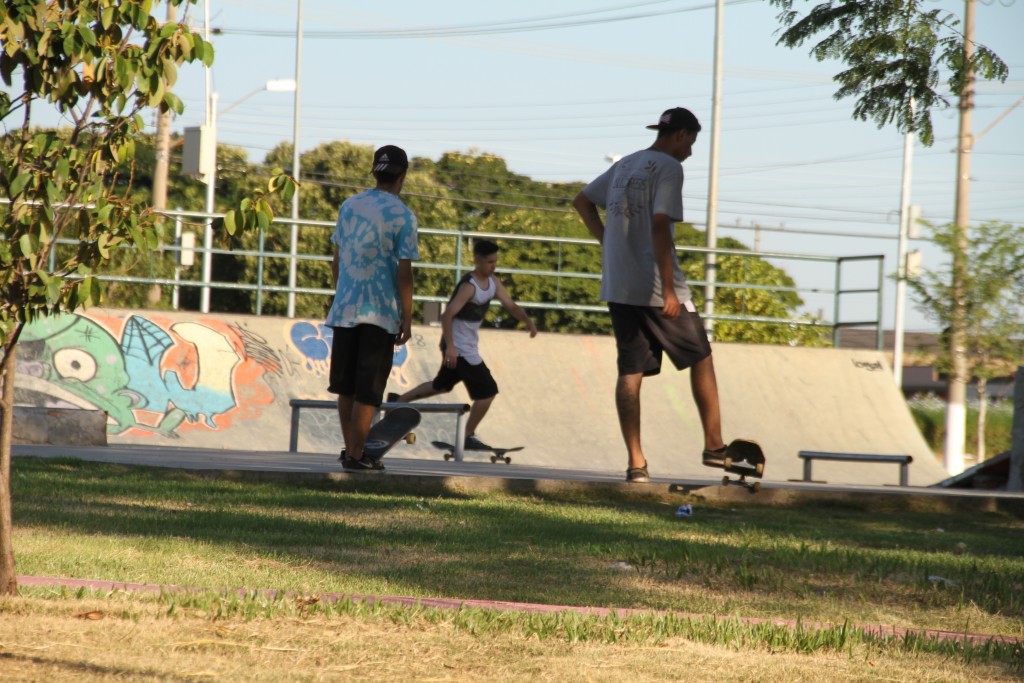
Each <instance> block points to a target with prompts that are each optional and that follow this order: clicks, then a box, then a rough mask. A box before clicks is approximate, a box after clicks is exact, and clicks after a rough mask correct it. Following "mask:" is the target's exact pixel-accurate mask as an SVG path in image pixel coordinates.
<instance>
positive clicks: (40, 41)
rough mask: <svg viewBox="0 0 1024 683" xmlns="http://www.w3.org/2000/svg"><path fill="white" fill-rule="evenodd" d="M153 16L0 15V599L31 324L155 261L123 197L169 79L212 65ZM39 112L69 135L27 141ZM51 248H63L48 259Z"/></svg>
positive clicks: (191, 41) (84, 5)
mask: <svg viewBox="0 0 1024 683" xmlns="http://www.w3.org/2000/svg"><path fill="white" fill-rule="evenodd" d="M168 2H170V3H172V4H174V5H176V6H178V5H186V4H193V3H194V2H195V0H168ZM154 4H157V3H154V2H153V1H152V0H98V1H96V2H48V1H45V0H7V2H5V3H4V5H3V6H2V7H0V78H2V79H3V81H4V84H5V85H6V86H7V87H8V88H9V89H10V91H7V90H5V91H3V92H0V122H2V123H3V125H4V126H5V127H6V128H7V129H8V130H14V131H15V132H14V133H13V134H12V135H11V139H10V140H9V141H8V142H9V144H7V145H5V146H4V147H3V154H4V157H3V164H2V170H0V194H2V195H3V196H5V197H6V198H7V200H8V201H9V205H8V206H7V207H6V208H5V209H4V211H3V212H2V214H0V222H2V227H3V239H2V241H0V351H2V355H3V360H2V365H0V383H2V400H0V594H14V593H16V592H17V581H16V574H15V570H14V550H13V545H12V533H11V532H12V528H11V522H12V516H11V512H12V511H11V495H10V494H11V490H10V471H11V470H10V465H11V436H12V434H11V431H12V419H13V409H14V380H15V360H16V359H15V356H16V349H17V343H18V339H19V337H20V335H21V332H22V330H23V329H24V327H25V325H26V324H28V323H31V322H33V321H34V320H37V319H40V318H45V317H47V316H56V315H61V314H64V313H70V312H73V311H76V310H78V309H80V308H84V307H88V306H92V305H95V304H98V303H100V301H101V298H102V291H101V288H100V285H99V281H98V280H97V279H96V277H95V276H96V274H97V272H98V271H99V270H100V269H102V268H103V267H104V265H105V264H108V263H109V262H110V261H111V259H112V258H114V256H115V254H117V253H118V252H119V251H120V250H123V249H138V250H140V252H145V251H150V250H152V249H154V248H156V246H157V244H158V236H159V222H160V221H159V217H158V216H157V215H155V214H154V213H153V212H152V211H151V210H149V209H147V208H146V207H145V206H142V205H140V204H139V202H138V201H137V199H136V198H135V196H134V195H133V191H132V187H133V173H132V171H131V169H132V166H131V161H132V159H133V158H134V155H135V151H136V138H137V137H138V135H139V131H140V130H141V129H142V127H143V120H142V116H141V112H142V111H143V110H144V109H145V108H147V107H153V108H159V109H160V110H161V111H167V110H170V111H175V112H179V113H180V112H181V111H182V109H183V107H182V103H181V100H179V99H178V98H177V97H176V96H175V95H174V94H173V93H172V92H171V90H170V88H171V86H173V84H174V82H175V78H176V76H177V71H178V67H179V66H181V65H182V64H185V63H191V62H201V63H203V64H206V65H209V64H210V63H211V62H212V60H213V47H212V46H211V45H210V44H209V43H207V42H205V41H204V40H203V38H202V36H200V35H199V34H197V33H193V32H192V31H191V30H189V28H188V26H187V25H185V24H166V25H163V26H161V25H160V24H159V23H158V22H157V21H156V20H155V19H154V18H153V16H151V11H152V10H153V6H154ZM37 107H51V108H54V109H56V110H57V111H58V112H59V113H60V114H61V116H62V117H63V118H64V119H65V120H67V121H69V122H70V126H69V127H68V128H69V130H68V131H60V132H58V131H53V130H38V129H36V128H34V127H33V124H32V112H33V110H34V109H35V108H37ZM19 116H20V123H16V122H15V121H16V117H19ZM126 166H127V168H128V169H129V170H128V171H125V170H123V169H125V168H126ZM291 187H292V184H291V181H290V179H288V178H286V177H284V176H276V177H274V178H273V179H271V181H270V182H269V186H268V187H265V188H263V189H262V190H261V191H260V192H258V193H256V195H255V197H254V198H246V199H245V200H243V201H242V202H241V203H240V205H239V208H237V209H233V210H231V211H229V212H228V214H227V215H226V216H225V218H224V220H223V225H222V227H223V228H224V229H225V230H227V231H228V232H233V231H234V230H235V229H237V228H243V229H245V228H250V227H252V226H254V225H264V224H268V223H269V221H270V219H271V217H272V215H273V214H272V210H271V208H270V206H269V204H268V203H267V201H266V198H265V195H266V194H267V193H272V192H274V191H277V190H283V191H284V192H288V191H289V190H290V188H291ZM58 240H63V241H67V242H69V243H70V245H71V246H70V247H69V248H63V247H61V248H58Z"/></svg>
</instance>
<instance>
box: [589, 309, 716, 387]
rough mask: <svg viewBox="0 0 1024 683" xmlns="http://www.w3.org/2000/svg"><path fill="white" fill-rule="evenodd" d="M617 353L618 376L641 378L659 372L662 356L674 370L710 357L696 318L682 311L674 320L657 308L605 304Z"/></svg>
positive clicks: (707, 345) (699, 321)
mask: <svg viewBox="0 0 1024 683" xmlns="http://www.w3.org/2000/svg"><path fill="white" fill-rule="evenodd" d="M608 310H609V312H611V315H612V329H614V331H615V346H616V348H617V349H618V351H619V357H618V366H619V375H620V376H622V375H635V374H638V373H642V374H643V375H644V376H648V377H649V376H651V375H657V374H658V373H660V372H661V358H662V354H663V353H665V354H668V357H669V360H671V361H672V364H673V365H674V366H675V367H676V369H677V370H683V369H684V368H690V367H693V366H694V365H696V364H697V363H699V362H700V361H702V360H704V359H705V358H707V357H708V356H710V355H711V344H710V343H709V342H708V335H707V333H706V332H705V331H704V322H703V321H702V320H701V317H700V314H699V313H697V312H696V311H694V312H693V313H691V312H690V311H687V310H686V309H685V308H684V309H683V310H681V311H680V312H679V315H678V316H677V317H676V319H675V320H669V319H668V318H665V317H663V316H662V315H661V308H655V307H653V306H631V305H629V304H616V303H611V302H609V303H608Z"/></svg>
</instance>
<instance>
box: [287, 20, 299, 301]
mask: <svg viewBox="0 0 1024 683" xmlns="http://www.w3.org/2000/svg"><path fill="white" fill-rule="evenodd" d="M301 100H302V0H299V18H298V22H297V25H296V28H295V107H294V109H295V111H294V114H293V116H294V120H293V121H292V177H293V178H295V182H296V183H300V180H299V176H300V174H301V169H300V166H299V164H300V159H299V103H300V102H301ZM298 219H299V188H298V187H296V188H295V194H293V195H292V229H291V238H290V240H289V256H288V290H289V291H288V317H289V318H294V317H295V284H296V280H297V277H296V275H297V268H296V265H297V259H298V252H299V224H298V222H297V221H298Z"/></svg>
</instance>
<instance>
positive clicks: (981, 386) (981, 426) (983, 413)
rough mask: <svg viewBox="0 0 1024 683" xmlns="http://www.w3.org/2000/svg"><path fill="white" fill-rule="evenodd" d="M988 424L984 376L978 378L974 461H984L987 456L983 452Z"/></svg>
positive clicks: (986, 385)
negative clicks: (976, 446)
mask: <svg viewBox="0 0 1024 683" xmlns="http://www.w3.org/2000/svg"><path fill="white" fill-rule="evenodd" d="M987 425H988V380H986V379H985V378H984V377H979V378H978V441H977V445H978V453H977V456H976V457H977V460H976V462H979V463H980V462H982V461H984V460H985V459H986V458H987V457H988V456H987V455H986V454H985V428H986V426H987Z"/></svg>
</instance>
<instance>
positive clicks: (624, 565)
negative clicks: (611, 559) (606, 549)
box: [608, 562, 633, 572]
mask: <svg viewBox="0 0 1024 683" xmlns="http://www.w3.org/2000/svg"><path fill="white" fill-rule="evenodd" d="M608 569H614V570H616V571H620V572H630V571H633V565H631V564H630V563H629V562H616V563H615V564H610V565H608Z"/></svg>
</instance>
